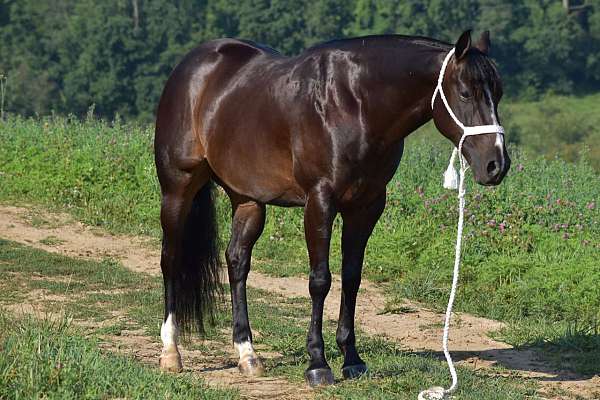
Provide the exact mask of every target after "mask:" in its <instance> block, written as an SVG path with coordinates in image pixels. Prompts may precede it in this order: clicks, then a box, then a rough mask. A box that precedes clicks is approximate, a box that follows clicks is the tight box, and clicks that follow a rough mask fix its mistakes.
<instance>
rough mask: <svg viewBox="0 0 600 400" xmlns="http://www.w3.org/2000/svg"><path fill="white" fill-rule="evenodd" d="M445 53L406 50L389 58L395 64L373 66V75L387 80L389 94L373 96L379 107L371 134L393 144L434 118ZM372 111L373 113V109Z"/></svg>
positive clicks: (374, 102)
mask: <svg viewBox="0 0 600 400" xmlns="http://www.w3.org/2000/svg"><path fill="white" fill-rule="evenodd" d="M443 57H444V52H441V51H440V52H436V51H423V52H421V53H416V54H409V53H408V52H407V51H406V50H404V51H403V52H399V54H397V55H393V57H389V59H390V60H392V62H389V63H379V64H378V65H373V66H372V67H373V69H372V71H373V73H374V74H377V75H378V76H382V77H385V79H386V85H385V86H386V87H385V93H386V95H380V94H378V93H372V94H371V99H370V100H372V102H371V103H372V104H376V109H375V111H374V112H373V114H374V115H373V116H372V118H368V119H369V120H370V121H371V122H372V124H373V129H372V132H374V133H375V134H378V135H385V137H386V139H388V140H390V141H397V140H402V139H404V138H405V137H406V136H408V135H409V134H410V133H412V132H414V131H415V130H416V129H418V128H419V127H420V126H422V125H424V124H425V123H427V122H428V121H430V120H431V118H432V110H431V96H432V95H433V91H434V90H435V86H436V85H437V79H438V74H439V70H440V67H441V63H442V61H443ZM370 111H372V110H370Z"/></svg>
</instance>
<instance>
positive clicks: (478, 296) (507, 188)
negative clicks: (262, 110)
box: [0, 96, 600, 371]
mask: <svg viewBox="0 0 600 400" xmlns="http://www.w3.org/2000/svg"><path fill="white" fill-rule="evenodd" d="M594 99H596V97H595V96H590V97H588V98H583V99H576V100H573V99H563V98H555V99H549V100H548V103H549V107H550V106H552V107H555V106H553V105H552V104H553V103H552V102H558V104H559V105H562V104H563V102H564V103H565V105H566V106H569V107H562V106H561V107H558V108H560V109H561V111H560V112H566V111H564V110H568V109H573V112H574V113H579V114H577V115H580V117H579V118H574V119H575V120H577V119H581V120H582V121H583V120H585V121H587V119H588V118H589V119H590V120H591V121H595V120H594V119H593V118H597V116H596V117H593V116H590V113H589V105H590V104H591V103H593V101H594ZM544 104H545V103H539V104H537V103H536V104H523V105H522V107H520V106H519V105H517V104H512V105H506V110H503V114H502V115H504V116H505V117H506V120H508V123H507V124H506V125H507V128H508V137H509V139H510V137H511V136H510V135H511V131H514V132H517V134H516V136H517V139H518V138H519V137H520V138H521V139H522V138H523V137H524V136H523V132H529V133H527V134H528V135H529V134H530V133H532V132H533V131H534V128H535V129H536V132H540V134H543V132H544V131H548V132H549V133H548V134H549V135H550V134H551V135H554V136H556V135H557V134H558V133H559V132H558V131H556V129H558V128H556V127H554V126H549V124H537V123H535V121H537V120H538V119H539V120H543V118H546V117H548V116H547V115H546V114H544V115H546V117H543V116H542V117H543V118H542V117H539V118H538V117H536V115H537V114H536V113H535V112H533V111H532V110H533V108H535V107H542V106H544ZM571 105H573V107H572V108H570V107H571ZM575 105H577V106H576V107H575ZM532 107H533V108H532ZM555 108H557V107H555ZM520 110H524V111H523V112H521V111H520ZM536 118H538V119H536ZM546 119H547V118H546ZM532 121H533V122H532ZM552 129H554V130H555V131H552ZM521 139H519V140H520V141H521V142H522V146H525V147H526V144H527V143H528V141H526V140H521ZM540 140H543V137H542V139H540ZM532 143H533V142H532ZM0 148H2V149H3V152H2V153H1V154H0V201H1V202H5V203H13V204H14V203H16V204H26V203H29V204H35V205H39V206H42V207H47V208H50V209H56V210H61V211H65V210H66V211H68V212H69V213H71V214H73V215H74V216H75V217H76V218H78V219H80V220H82V221H84V222H85V223H87V224H90V225H94V226H101V227H104V228H106V229H108V230H110V231H113V232H126V233H133V234H145V235H150V236H152V237H153V238H159V237H160V226H159V218H158V209H159V202H160V198H159V192H158V185H157V181H156V177H155V172H154V166H153V157H152V132H151V130H150V129H149V128H144V127H138V126H134V125H127V124H122V123H114V124H108V123H105V122H101V121H97V120H87V121H78V120H75V119H64V118H59V117H54V118H46V119H40V120H35V119H22V118H18V117H10V118H8V119H7V120H6V121H0ZM450 150H451V146H450V145H449V144H448V143H447V141H445V140H444V139H442V138H441V135H439V134H437V133H435V132H434V128H433V127H432V126H431V125H428V126H426V127H424V128H423V129H422V130H421V131H420V132H417V133H415V134H413V136H411V137H410V138H409V140H408V141H407V146H406V151H405V156H404V158H403V160H402V162H401V165H400V168H399V170H398V172H397V174H396V176H395V177H394V179H393V180H392V182H390V184H389V186H388V205H387V209H386V211H385V212H384V214H383V216H382V218H381V220H380V222H379V224H378V225H377V227H376V229H375V231H374V234H373V236H372V238H371V240H370V242H369V246H368V249H367V256H366V259H365V268H364V274H365V276H366V278H368V279H370V280H372V281H378V282H382V283H384V284H385V285H384V288H385V291H386V293H387V295H388V299H389V301H390V304H389V306H388V308H389V309H394V308H397V307H398V304H399V303H400V300H401V298H403V297H408V298H411V299H415V300H419V301H421V302H424V303H426V304H428V305H430V306H432V307H434V308H438V309H441V308H443V307H444V305H445V303H446V301H447V296H448V290H449V286H450V281H451V268H452V257H453V251H454V241H455V223H456V219H457V211H456V198H455V193H454V192H449V191H445V190H444V189H442V188H441V175H442V173H443V171H444V170H445V168H446V163H447V160H448V158H449V155H450ZM510 153H511V156H512V159H513V168H512V170H511V172H510V174H509V176H508V177H507V178H506V180H505V182H504V183H503V184H502V185H501V186H499V187H497V188H484V187H480V186H476V185H475V184H474V183H473V182H472V181H471V179H469V182H468V187H467V211H466V212H467V222H466V225H465V239H464V250H463V267H462V276H461V284H460V291H459V294H458V298H457V309H458V310H461V311H467V312H471V313H474V314H477V315H483V316H487V317H491V318H495V319H499V320H503V321H507V322H509V329H507V330H505V331H503V332H501V333H500V335H501V337H503V338H504V339H505V340H508V341H510V342H511V343H513V344H515V345H533V344H535V345H542V346H549V347H548V352H551V349H552V348H556V347H553V346H558V348H559V349H560V348H563V346H564V343H565V338H567V337H571V336H572V332H573V331H574V330H575V331H577V332H579V333H578V337H579V338H580V339H581V340H582V341H587V342H588V343H589V345H588V346H582V347H581V348H582V349H588V348H593V346H594V345H595V343H597V340H598V335H597V334H596V333H594V332H597V329H598V321H599V320H600V286H599V285H598V284H597V282H598V281H599V280H600V263H598V262H597V259H598V254H599V253H600V204H599V203H598V202H599V199H600V176H599V175H598V173H597V172H596V171H595V170H594V169H593V168H592V166H591V165H590V163H589V162H588V161H587V159H586V158H585V157H583V158H580V159H579V161H578V162H577V163H570V162H566V161H563V160H561V159H554V158H551V159H547V158H543V157H538V156H532V155H530V154H531V153H527V152H523V151H521V147H518V146H516V145H512V146H511V147H510ZM217 206H218V214H219V219H220V225H221V227H222V228H223V229H222V232H223V237H222V240H223V241H226V240H227V237H228V232H229V210H230V207H229V205H228V202H227V200H226V199H225V198H224V196H223V195H221V196H219V197H218V204H217ZM340 227H341V221H340V220H339V219H338V220H336V222H335V226H334V236H333V239H332V247H331V255H332V256H331V267H332V270H333V271H334V272H339V264H340ZM303 232H304V230H303V227H302V209H299V208H295V209H285V208H278V207H269V208H268V214H267V224H266V227H265V232H264V233H263V235H262V237H261V239H260V240H259V241H258V243H257V245H256V247H255V252H254V256H255V259H256V261H255V264H254V266H255V268H257V269H258V270H261V271H263V272H267V273H270V274H273V275H278V276H286V275H299V274H301V275H306V273H307V270H308V267H307V265H308V259H307V254H306V249H305V244H304V233H303ZM533 325H536V326H538V328H537V329H534V330H530V327H532V326H533ZM540 327H545V328H544V329H542V328H540ZM558 354H560V351H559V352H558ZM574 368H576V369H577V370H586V371H589V370H590V369H591V370H594V369H595V370H596V371H597V370H598V367H597V366H593V363H587V362H586V363H585V365H583V366H582V365H578V366H575V367H574Z"/></svg>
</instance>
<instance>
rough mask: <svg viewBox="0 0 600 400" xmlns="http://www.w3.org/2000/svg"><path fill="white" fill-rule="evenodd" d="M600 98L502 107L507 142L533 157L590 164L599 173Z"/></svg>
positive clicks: (552, 99) (552, 98) (545, 99)
mask: <svg viewBox="0 0 600 400" xmlns="http://www.w3.org/2000/svg"><path fill="white" fill-rule="evenodd" d="M598 104H600V95H598V94H596V95H592V96H586V97H565V96H549V95H548V96H544V97H542V98H541V99H540V100H539V101H535V102H509V103H501V112H500V115H501V116H502V117H503V118H504V120H503V123H504V125H505V127H506V128H507V132H508V136H507V137H508V140H509V141H511V142H513V143H515V144H518V145H519V148H521V149H524V150H526V151H527V152H529V153H531V154H543V155H545V156H546V157H547V158H549V159H552V158H554V157H556V156H557V155H558V156H560V157H561V158H563V159H565V160H569V161H579V160H581V159H582V157H583V158H585V159H587V160H589V162H590V163H591V165H592V166H593V167H594V168H595V169H596V170H598V171H600V113H599V112H598Z"/></svg>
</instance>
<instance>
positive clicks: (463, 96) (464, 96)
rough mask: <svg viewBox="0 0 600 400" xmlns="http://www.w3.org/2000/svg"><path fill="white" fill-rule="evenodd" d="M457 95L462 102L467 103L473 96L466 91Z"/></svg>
mask: <svg viewBox="0 0 600 400" xmlns="http://www.w3.org/2000/svg"><path fill="white" fill-rule="evenodd" d="M459 95H460V99H461V100H462V101H469V100H471V97H473V95H471V93H470V92H469V91H467V90H461V91H460V93H459Z"/></svg>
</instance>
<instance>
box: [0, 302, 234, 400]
mask: <svg viewBox="0 0 600 400" xmlns="http://www.w3.org/2000/svg"><path fill="white" fill-rule="evenodd" d="M98 344H99V342H98V340H97V339H94V338H90V337H89V336H85V335H84V334H83V333H82V332H81V331H80V330H79V329H77V328H74V327H72V326H70V324H69V322H68V320H67V319H66V318H63V319H58V320H56V319H54V320H53V319H34V318H32V317H20V318H17V319H14V318H9V316H8V315H6V314H4V313H3V314H2V315H0V351H1V353H0V354H1V355H0V398H2V399H42V398H43V399H61V400H66V399H77V400H79V399H114V398H127V399H189V398H201V399H206V400H210V399H234V398H237V397H238V396H237V394H236V392H234V391H230V390H216V389H212V388H208V387H207V386H206V384H204V383H203V382H202V381H201V380H200V379H198V378H197V377H194V376H191V375H184V376H179V377H175V376H172V375H161V374H160V373H159V372H158V371H157V370H156V369H155V368H150V367H147V366H144V365H141V364H140V363H138V362H136V361H134V360H133V359H131V358H129V357H124V356H118V355H115V354H111V353H103V352H101V351H100V350H99V349H98Z"/></svg>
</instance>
